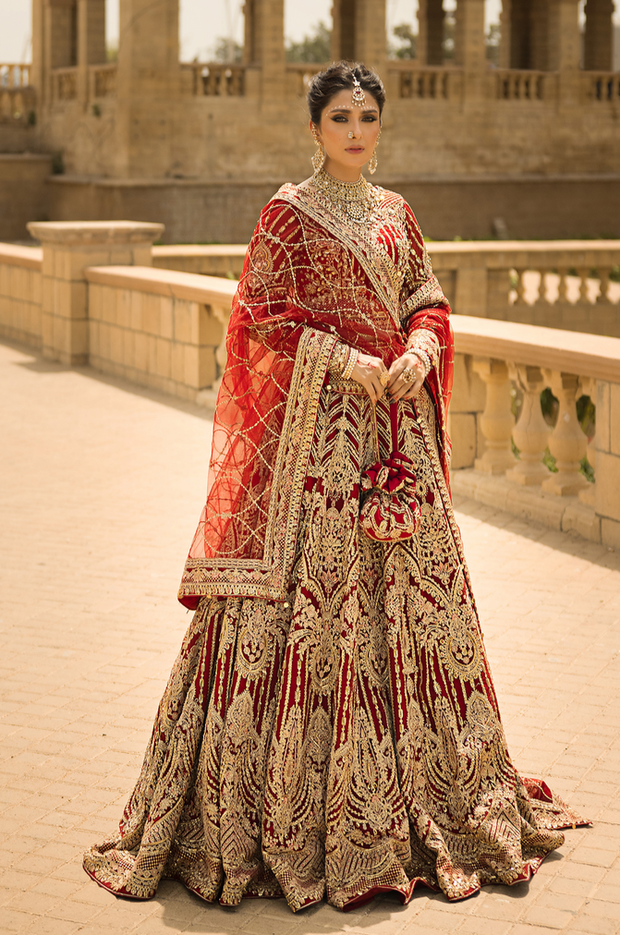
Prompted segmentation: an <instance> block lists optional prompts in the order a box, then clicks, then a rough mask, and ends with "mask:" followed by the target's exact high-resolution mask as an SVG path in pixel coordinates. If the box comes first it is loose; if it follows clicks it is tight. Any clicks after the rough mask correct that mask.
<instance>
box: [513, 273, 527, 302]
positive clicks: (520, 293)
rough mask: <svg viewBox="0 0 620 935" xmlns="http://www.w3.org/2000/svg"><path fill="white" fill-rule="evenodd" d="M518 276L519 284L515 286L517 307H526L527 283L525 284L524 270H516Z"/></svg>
mask: <svg viewBox="0 0 620 935" xmlns="http://www.w3.org/2000/svg"><path fill="white" fill-rule="evenodd" d="M515 272H516V274H517V284H516V286H515V292H516V293H517V298H516V299H515V305H525V304H526V302H525V283H524V282H523V274H524V272H525V270H524V269H517V270H515Z"/></svg>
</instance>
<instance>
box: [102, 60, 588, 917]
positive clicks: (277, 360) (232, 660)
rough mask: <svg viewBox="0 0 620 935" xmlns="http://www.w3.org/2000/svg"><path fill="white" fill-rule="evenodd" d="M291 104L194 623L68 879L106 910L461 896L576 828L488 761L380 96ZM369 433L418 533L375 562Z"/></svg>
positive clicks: (415, 242)
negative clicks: (293, 130)
mask: <svg viewBox="0 0 620 935" xmlns="http://www.w3.org/2000/svg"><path fill="white" fill-rule="evenodd" d="M308 100H309V109H310V116H311V129H312V131H313V134H314V137H315V140H316V142H317V153H316V154H315V157H314V159H313V163H314V164H315V168H316V171H315V173H314V175H313V176H312V177H311V178H310V179H308V180H306V181H305V182H303V183H301V184H300V185H293V184H287V185H284V186H283V187H282V188H281V189H280V191H278V192H277V194H276V195H274V197H273V198H272V199H271V201H270V202H269V203H268V204H267V205H266V207H265V208H264V210H263V212H262V214H261V216H260V219H259V222H258V225H257V227H256V230H255V232H254V235H253V237H252V240H251V243H250V246H249V249H248V253H247V258H246V261H245V266H244V269H243V274H242V276H241V279H240V282H239V288H238V290H237V294H236V297H235V300H234V302H233V309H232V317H231V321H230V327H229V332H228V341H227V348H228V362H227V366H226V370H225V373H224V377H223V381H222V386H221V390H220V393H219V397H218V402H217V409H216V414H215V424H214V432H213V450H212V458H211V466H210V474H209V487H208V497H207V503H206V506H205V509H204V511H203V514H202V517H201V520H200V524H199V526H198V531H197V533H196V536H195V538H194V542H193V544H192V546H191V550H190V554H189V558H188V560H187V563H186V566H185V571H184V574H183V579H182V583H181V587H180V592H179V598H180V600H181V602H182V603H183V604H184V605H185V606H186V607H189V608H192V609H194V610H195V614H194V617H193V620H192V623H191V625H190V627H189V630H188V631H187V634H186V636H185V639H184V642H183V645H182V648H181V651H180V653H179V656H178V658H177V660H176V662H175V664H174V667H173V669H172V673H171V675H170V679H169V682H168V685H167V687H166V690H165V693H164V696H163V698H162V701H161V704H160V706H159V710H158V713H157V717H156V719H155V725H154V728H153V734H152V738H151V741H150V744H149V746H148V749H147V752H146V755H145V759H144V764H143V767H142V771H141V774H140V776H139V779H138V782H137V785H136V787H135V789H134V791H133V793H132V795H131V798H130V799H129V802H128V804H127V806H126V808H125V812H124V814H123V817H122V820H121V822H120V830H119V832H118V834H116V835H115V836H114V837H112V838H110V839H109V840H107V841H105V842H104V843H102V844H100V845H98V846H96V847H93V848H92V849H91V850H90V851H88V853H87V854H86V855H85V859H84V866H85V869H86V871H87V872H88V873H89V874H90V875H91V876H92V877H93V878H94V879H95V880H96V881H97V882H98V883H99V884H101V886H104V887H106V888H107V889H109V890H110V891H111V892H113V893H116V894H118V895H121V896H126V897H133V898H136V899H148V898H150V897H152V896H154V895H155V892H156V890H157V885H158V883H159V881H160V879H161V878H162V877H168V878H173V879H176V880H180V881H181V882H183V883H184V884H185V886H186V887H187V888H188V889H190V890H191V891H192V892H194V893H197V894H198V895H199V896H201V897H203V898H204V899H206V900H209V901H215V900H219V901H220V902H221V903H222V904H223V905H226V906H234V905H236V904H238V903H239V901H240V900H241V898H242V897H243V896H282V895H283V896H284V897H285V898H286V900H287V901H288V904H289V906H290V907H291V909H292V910H298V909H302V908H303V907H304V906H308V905H311V904H313V903H316V902H318V901H320V900H322V899H323V898H324V897H325V896H326V897H327V900H328V901H329V902H330V903H331V904H332V905H333V906H336V907H338V908H341V909H349V908H352V907H353V906H356V905H359V904H360V903H362V902H364V901H366V900H368V899H370V898H371V897H372V896H374V895H375V894H377V893H380V892H385V891H395V892H396V893H397V894H399V895H400V897H401V898H402V900H403V901H405V902H406V901H408V900H409V899H410V898H411V896H412V894H413V891H414V888H415V886H416V884H417V883H424V884H426V885H427V886H429V887H431V888H434V889H439V890H441V891H443V893H445V895H446V896H447V898H448V899H462V898H463V897H465V896H469V895H471V894H472V893H475V892H476V891H477V890H478V889H479V888H480V886H481V885H483V884H485V883H516V882H518V881H520V880H527V879H529V877H530V876H531V874H532V873H533V872H535V871H536V870H537V869H538V867H539V866H540V864H541V862H542V860H543V858H544V857H545V855H546V854H548V853H549V852H550V851H552V850H554V849H555V848H557V847H559V846H560V845H561V844H562V842H563V840H564V839H563V835H562V834H561V832H560V830H559V829H561V828H565V827H569V826H571V825H574V824H576V823H580V822H581V819H579V817H578V816H577V815H575V814H574V813H573V812H572V811H571V810H570V809H569V808H568V807H567V806H566V805H565V804H564V803H563V802H561V801H560V800H559V799H558V798H557V797H556V796H554V795H553V794H552V793H551V792H550V790H549V789H548V788H547V787H546V786H545V785H544V784H543V783H542V782H540V781H536V780H531V779H523V778H522V777H520V776H519V774H518V773H517V771H516V770H515V768H514V766H513V764H512V762H511V760H510V757H509V754H508V750H507V748H506V741H505V738H504V732H503V729H502V725H501V721H500V715H499V710H498V705H497V700H496V697H495V692H494V689H493V682H492V679H491V673H490V670H489V665H488V662H487V658H486V654H485V650H484V645H483V641H482V634H481V631H480V625H479V622H478V617H477V613H476V607H475V603H474V598H473V594H472V589H471V584H470V580H469V575H468V571H467V565H466V563H465V558H464V556H463V548H462V544H461V537H460V534H459V530H458V527H457V525H456V523H455V520H454V514H453V511H452V505H451V502H450V493H449V486H448V467H449V453H450V445H449V441H448V438H447V435H446V408H447V405H448V401H449V397H450V387H451V375H452V360H453V342H452V335H451V330H450V324H449V307H448V304H447V302H446V299H445V297H444V295H443V293H442V291H441V288H440V286H439V284H438V282H437V280H436V278H435V277H434V276H433V273H432V269H431V264H430V261H429V258H428V255H427V252H426V250H425V247H424V241H423V238H422V234H421V232H420V229H419V227H418V224H417V222H416V219H415V217H414V215H413V213H412V211H411V209H410V208H409V206H408V205H407V203H406V202H405V201H404V200H403V198H402V197H401V196H400V195H397V194H395V193H394V192H391V191H386V190H385V189H383V188H380V187H375V186H373V185H371V184H370V183H369V182H368V181H367V180H366V178H365V177H364V176H362V175H361V174H360V171H361V168H362V166H364V165H366V164H367V163H368V164H369V165H368V168H369V171H370V172H371V173H372V172H373V171H374V167H375V166H376V152H375V150H376V145H377V141H378V138H379V133H380V125H381V111H382V109H383V104H384V100H385V94H384V90H383V86H382V84H381V81H380V79H379V78H378V77H377V75H375V74H374V73H373V72H370V71H369V70H368V69H366V68H365V67H364V66H362V65H355V66H352V67H350V66H348V65H346V64H344V63H339V64H335V65H332V66H330V67H329V68H328V69H327V70H326V71H325V72H322V73H321V74H319V75H317V76H316V77H315V78H314V79H313V81H312V83H311V86H310V91H309V95H308ZM391 412H393V413H394V415H395V421H396V423H397V425H396V428H397V432H398V447H399V449H400V451H401V452H402V453H403V454H404V455H405V456H407V457H408V458H409V459H411V462H412V470H413V472H414V474H415V491H416V497H417V499H418V501H419V503H420V505H421V524H420V526H419V529H418V531H417V532H416V533H415V534H414V535H412V536H411V537H410V538H406V539H402V540H395V541H377V540H376V539H373V538H370V537H369V536H368V535H366V533H365V532H364V530H363V529H362V528H361V526H360V480H361V476H362V473H363V472H364V471H365V469H366V468H368V467H369V466H370V465H372V464H373V462H376V461H377V457H378V456H379V457H380V458H382V459H383V460H385V459H386V458H387V457H388V456H389V453H390V451H391V450H392V436H391V422H390V413H391ZM377 447H378V451H377Z"/></svg>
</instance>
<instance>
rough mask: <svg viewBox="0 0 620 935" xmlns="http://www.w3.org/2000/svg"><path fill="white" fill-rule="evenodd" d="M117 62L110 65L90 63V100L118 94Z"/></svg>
mask: <svg viewBox="0 0 620 935" xmlns="http://www.w3.org/2000/svg"><path fill="white" fill-rule="evenodd" d="M117 71H118V68H117V66H116V62H111V63H110V64H109V65H90V66H89V68H88V91H89V98H90V100H95V99H96V98H100V97H111V96H112V95H114V94H116V73H117Z"/></svg>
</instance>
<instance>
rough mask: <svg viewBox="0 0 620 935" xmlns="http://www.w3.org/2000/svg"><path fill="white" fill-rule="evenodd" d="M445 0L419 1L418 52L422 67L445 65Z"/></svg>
mask: <svg viewBox="0 0 620 935" xmlns="http://www.w3.org/2000/svg"><path fill="white" fill-rule="evenodd" d="M444 18H445V13H444V10H443V0H419V3H418V52H417V58H418V62H419V63H420V65H443V24H444Z"/></svg>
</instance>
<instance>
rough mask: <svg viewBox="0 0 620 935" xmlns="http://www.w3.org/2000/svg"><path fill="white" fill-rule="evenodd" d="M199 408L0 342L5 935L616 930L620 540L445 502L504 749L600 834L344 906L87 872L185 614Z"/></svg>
mask: <svg viewBox="0 0 620 935" xmlns="http://www.w3.org/2000/svg"><path fill="white" fill-rule="evenodd" d="M209 430H210V423H209V422H208V420H207V418H206V415H205V413H204V411H201V410H199V409H197V408H195V407H192V406H188V405H185V404H182V403H176V402H175V401H174V400H171V399H168V398H165V397H161V396H157V395H156V394H153V393H150V392H142V391H140V390H136V389H134V388H131V387H129V386H127V385H122V384H119V383H117V382H115V381H113V380H108V379H106V378H104V377H100V376H99V375H97V374H96V373H94V372H93V371H90V370H67V369H65V368H62V367H60V366H55V365H51V364H47V363H45V362H42V361H40V360H38V359H37V358H36V357H33V356H32V355H30V354H28V353H26V352H24V351H20V350H16V349H13V348H7V347H2V346H0V459H1V460H0V517H1V525H0V579H1V588H2V607H1V610H0V933H2V935H5V933H13V932H28V933H32V935H73V933H77V932H79V933H81V935H112V933H113V935H122V933H126V932H127V933H129V932H131V933H140V935H156V933H167V935H174V933H180V932H193V933H202V932H204V933H213V935H217V933H237V932H240V933H246V932H247V933H248V935H250V933H253V935H288V933H297V935H314V933H317V935H318V933H324V935H331V933H337V932H350V933H358V935H362V933H367V935H397V933H400V932H402V933H406V935H421V933H422V932H424V933H425V935H429V933H431V935H432V933H433V932H435V931H436V932H450V933H452V932H458V933H463V935H542V933H547V935H548V933H549V932H550V930H555V931H567V932H571V933H575V935H576V933H592V935H598V933H600V935H613V933H616V932H620V856H619V854H620V834H619V832H620V799H619V797H618V793H619V785H620V780H619V774H620V655H619V651H620V556H619V555H618V554H616V553H614V552H612V551H609V550H607V549H606V548H604V547H600V546H594V545H592V544H588V543H585V542H583V541H581V540H578V539H571V538H569V537H568V536H566V535H564V534H561V533H554V532H550V531H548V530H546V529H543V528H541V527H537V526H534V525H526V524H524V523H521V522H516V521H515V520H514V519H512V518H511V517H509V516H508V515H506V514H502V513H497V512H493V511H492V510H490V509H488V508H485V507H480V506H479V505H477V504H475V503H472V502H468V501H465V502H462V503H460V504H458V519H459V522H460V524H461V528H462V530H463V535H464V538H465V546H466V551H467V553H468V556H469V561H470V565H471V570H472V575H473V580H474V587H475V589H476V592H477V597H478V601H479V605H480V610H481V616H482V621H483V627H484V630H485V634H486V641H487V646H488V650H489V654H490V657H491V662H492V665H493V670H494V674H495V680H496V686H497V689H498V693H499V697H500V703H501V707H502V711H503V716H504V720H505V724H506V731H507V735H508V740H509V743H510V747H511V750H512V754H513V758H514V759H515V760H516V763H517V764H518V766H519V767H520V769H521V771H522V772H524V773H525V774H530V775H533V776H542V777H543V778H544V779H546V780H547V781H548V782H549V783H550V784H552V785H553V787H554V788H555V789H556V790H557V791H558V792H559V793H560V794H562V795H564V796H565V797H566V798H568V799H569V800H570V802H571V803H572V804H573V805H574V806H575V807H576V808H578V809H580V810H582V811H583V812H584V813H587V814H588V815H589V816H591V818H593V819H595V821H596V824H595V826H594V828H592V829H589V830H575V831H569V832H568V833H567V838H566V844H565V846H564V847H563V848H562V849H561V851H559V852H558V853H556V854H555V855H553V856H552V857H551V858H550V859H549V860H548V861H546V862H545V864H544V865H543V867H542V869H541V871H540V873H539V874H538V875H537V876H536V877H535V878H534V879H533V880H532V882H531V883H530V884H521V885H519V886H517V887H514V888H509V887H500V886H497V887H491V888H487V889H485V890H484V891H483V892H482V893H481V894H480V895H479V896H477V897H475V898H473V899H470V900H467V901H465V902H463V903H457V904H452V905H450V904H448V903H446V902H445V901H444V900H442V899H441V898H440V897H437V896H435V895H433V894H429V892H428V891H426V892H424V891H422V890H421V891H420V892H419V894H418V895H416V896H415V897H414V899H413V901H412V902H411V904H410V905H409V906H408V907H404V908H403V907H401V906H399V905H398V904H397V903H396V902H393V901H390V900H387V899H385V900H381V901H376V902H375V903H373V904H371V905H370V906H367V907H365V908H363V909H362V910H360V911H359V912H354V913H350V914H347V915H343V914H341V913H338V912H337V911H336V910H334V909H332V908H331V907H329V906H326V905H323V906H320V907H316V908H313V909H310V910H307V911H306V912H304V913H301V914H300V915H297V916H295V915H293V914H292V913H290V911H289V910H288V909H287V907H286V905H285V904H284V903H283V902H282V901H280V900H278V901H272V902H269V901H263V900H246V901H244V902H243V904H242V906H241V907H240V908H239V909H238V910H236V911H226V910H224V909H221V908H220V907H219V906H209V905H206V904H205V903H203V902H202V901H201V900H199V899H198V898H197V897H194V896H192V895H190V894H188V893H187V892H186V891H185V890H184V889H183V887H181V886H180V885H179V884H175V883H172V882H166V883H164V884H163V885H162V886H161V888H160V891H159V894H158V896H157V898H156V899H154V900H153V901H151V902H147V903H128V902H126V901H121V900H116V899H114V898H113V897H111V896H110V895H109V894H107V893H105V892H103V891H102V890H100V889H99V888H98V887H97V886H96V885H95V884H94V883H92V882H91V881H89V880H88V879H87V878H86V876H85V875H84V873H83V871H82V870H81V867H80V856H81V853H82V851H83V850H84V848H85V847H86V846H87V845H90V844H91V843H92V842H93V841H97V840H100V839H101V838H102V837H104V836H106V835H107V834H108V833H110V832H111V831H112V830H113V829H114V827H115V826H116V822H117V821H118V819H119V817H120V813H121V810H122V807H123V805H124V803H125V800H126V798H127V796H128V793H129V792H130V790H131V788H132V786H133V782H134V780H135V778H136V776H137V773H138V770H139V767H140V762H141V759H142V753H143V750H144V747H145V745H146V742H147V739H148V736H149V733H150V729H151V722H152V718H153V715H154V712H155V709H156V705H157V702H158V700H159V696H160V694H161V691H162V689H163V686H164V681H165V679H166V677H167V675H168V671H169V668H170V665H171V663H172V661H173V659H174V656H175V654H176V652H177V649H178V646H179V643H180V640H181V637H182V634H183V632H184V629H185V627H186V625H187V623H188V617H187V616H186V613H185V611H184V610H183V609H182V608H181V607H180V605H178V604H177V602H176V589H177V584H178V580H179V576H180V573H181V568H182V563H183V560H184V557H185V553H186V550H187V547H188V544H189V542H190V539H191V537H192V534H193V532H194V526H195V523H196V520H197V518H198V515H199V512H200V508H201V506H202V502H203V496H204V490H205V479H206V467H207V452H208V441H209Z"/></svg>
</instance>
